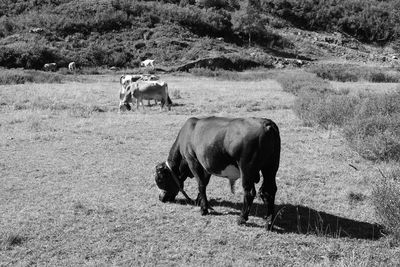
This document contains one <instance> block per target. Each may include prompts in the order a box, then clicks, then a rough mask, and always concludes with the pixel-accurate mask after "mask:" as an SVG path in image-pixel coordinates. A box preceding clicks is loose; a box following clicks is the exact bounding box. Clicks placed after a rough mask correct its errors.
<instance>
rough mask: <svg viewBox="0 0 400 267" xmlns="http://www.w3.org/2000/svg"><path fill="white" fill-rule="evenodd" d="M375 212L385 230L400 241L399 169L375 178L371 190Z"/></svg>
mask: <svg viewBox="0 0 400 267" xmlns="http://www.w3.org/2000/svg"><path fill="white" fill-rule="evenodd" d="M372 201H373V204H374V206H375V213H376V215H377V217H378V219H379V220H380V223H381V224H382V225H383V226H384V228H385V229H386V231H388V233H390V234H391V235H392V236H393V238H394V239H395V240H396V241H397V242H399V241H400V169H399V168H396V169H393V170H392V171H391V172H390V173H389V174H388V175H387V176H385V175H383V174H382V177H380V178H379V179H377V180H376V182H375V184H374V187H373V190H372Z"/></svg>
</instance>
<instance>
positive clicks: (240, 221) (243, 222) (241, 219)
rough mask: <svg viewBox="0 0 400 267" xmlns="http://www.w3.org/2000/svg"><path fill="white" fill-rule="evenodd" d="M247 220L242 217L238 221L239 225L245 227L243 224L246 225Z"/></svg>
mask: <svg viewBox="0 0 400 267" xmlns="http://www.w3.org/2000/svg"><path fill="white" fill-rule="evenodd" d="M246 221H247V220H246V219H245V218H243V217H242V216H240V217H239V218H238V219H237V224H238V225H243V224H245V223H246Z"/></svg>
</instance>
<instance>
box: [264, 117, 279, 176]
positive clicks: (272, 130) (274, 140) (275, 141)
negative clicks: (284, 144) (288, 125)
mask: <svg viewBox="0 0 400 267" xmlns="http://www.w3.org/2000/svg"><path fill="white" fill-rule="evenodd" d="M263 128H264V132H265V133H266V135H265V137H266V139H264V140H265V142H266V143H267V144H268V145H267V147H269V149H272V150H273V151H272V154H273V156H272V157H273V161H274V162H275V164H277V166H276V168H278V165H279V160H280V152H281V137H280V134H279V128H278V126H277V125H276V124H275V123H274V122H273V121H272V120H269V119H264V121H263ZM271 145H272V147H271Z"/></svg>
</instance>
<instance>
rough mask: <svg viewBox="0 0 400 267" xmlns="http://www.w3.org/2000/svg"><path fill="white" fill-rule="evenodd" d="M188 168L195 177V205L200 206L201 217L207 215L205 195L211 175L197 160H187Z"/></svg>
mask: <svg viewBox="0 0 400 267" xmlns="http://www.w3.org/2000/svg"><path fill="white" fill-rule="evenodd" d="M188 166H189V169H190V170H191V172H192V173H193V175H194V176H195V177H196V180H197V184H198V188H199V194H198V195H197V199H196V204H197V205H199V206H200V212H201V215H207V214H208V208H209V205H208V200H207V194H206V188H207V185H208V182H209V181H210V177H211V174H208V173H207V172H206V171H205V170H204V169H203V167H202V166H201V164H200V163H199V162H198V161H197V159H191V160H188Z"/></svg>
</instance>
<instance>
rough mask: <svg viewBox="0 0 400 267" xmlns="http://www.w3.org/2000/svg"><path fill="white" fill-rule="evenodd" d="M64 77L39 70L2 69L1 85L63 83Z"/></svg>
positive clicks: (0, 72)
mask: <svg viewBox="0 0 400 267" xmlns="http://www.w3.org/2000/svg"><path fill="white" fill-rule="evenodd" d="M62 78H63V76H62V75H60V74H57V73H50V72H43V71H37V70H23V69H2V70H1V71H0V84H23V83H61V82H62Z"/></svg>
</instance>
